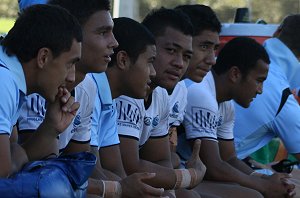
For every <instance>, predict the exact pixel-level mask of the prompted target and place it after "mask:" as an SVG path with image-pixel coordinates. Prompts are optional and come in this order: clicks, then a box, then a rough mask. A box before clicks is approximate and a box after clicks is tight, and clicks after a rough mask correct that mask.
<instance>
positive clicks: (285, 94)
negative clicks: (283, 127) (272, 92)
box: [275, 88, 292, 116]
mask: <svg viewBox="0 0 300 198" xmlns="http://www.w3.org/2000/svg"><path fill="white" fill-rule="evenodd" d="M290 94H292V92H291V90H290V88H286V89H284V90H283V91H282V95H281V101H280V105H279V107H278V110H277V113H276V115H275V116H277V115H278V114H279V112H280V111H281V109H282V107H283V105H284V104H285V102H286V100H287V99H288V97H289V95H290Z"/></svg>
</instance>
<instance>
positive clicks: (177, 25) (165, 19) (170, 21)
mask: <svg viewBox="0 0 300 198" xmlns="http://www.w3.org/2000/svg"><path fill="white" fill-rule="evenodd" d="M142 24H144V25H145V26H146V27H147V28H148V29H149V30H150V31H151V32H152V33H153V34H154V36H155V37H158V36H161V35H163V34H164V33H165V30H166V28H167V27H171V28H173V29H175V30H178V31H180V32H182V33H183V34H185V35H191V36H193V26H192V23H191V21H190V19H189V17H188V16H187V15H186V14H184V13H183V12H182V11H180V10H174V9H167V8H164V7H161V8H160V9H157V10H152V11H151V12H150V13H149V14H148V15H147V16H146V17H145V19H144V20H143V22H142Z"/></svg>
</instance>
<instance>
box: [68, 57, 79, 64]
mask: <svg viewBox="0 0 300 198" xmlns="http://www.w3.org/2000/svg"><path fill="white" fill-rule="evenodd" d="M78 61H80V58H79V57H75V58H73V59H72V60H70V63H77V62H78Z"/></svg>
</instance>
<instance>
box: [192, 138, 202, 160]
mask: <svg viewBox="0 0 300 198" xmlns="http://www.w3.org/2000/svg"><path fill="white" fill-rule="evenodd" d="M200 147H201V140H199V139H197V140H195V142H194V146H193V153H192V156H191V158H195V157H198V156H199V153H200Z"/></svg>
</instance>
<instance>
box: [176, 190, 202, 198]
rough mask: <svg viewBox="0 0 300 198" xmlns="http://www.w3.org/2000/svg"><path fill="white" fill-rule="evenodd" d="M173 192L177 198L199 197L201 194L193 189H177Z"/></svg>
mask: <svg viewBox="0 0 300 198" xmlns="http://www.w3.org/2000/svg"><path fill="white" fill-rule="evenodd" d="M175 193H176V197H177V198H187V197H188V198H201V196H200V195H199V194H198V193H197V192H196V191H194V190H187V189H178V190H176V191H175Z"/></svg>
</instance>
